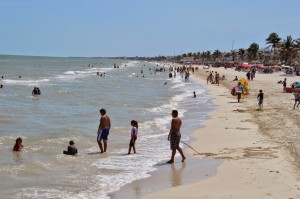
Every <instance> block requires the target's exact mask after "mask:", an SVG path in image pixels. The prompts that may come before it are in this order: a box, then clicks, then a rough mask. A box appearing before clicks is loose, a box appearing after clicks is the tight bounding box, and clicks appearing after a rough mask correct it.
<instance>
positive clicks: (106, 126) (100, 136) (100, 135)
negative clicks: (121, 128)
mask: <svg viewBox="0 0 300 199" xmlns="http://www.w3.org/2000/svg"><path fill="white" fill-rule="evenodd" d="M100 114H101V118H100V124H99V127H98V132H97V142H98V145H99V148H100V152H101V153H105V152H106V149H107V140H108V134H109V130H110V125H111V124H110V118H109V117H108V115H106V110H105V109H100ZM102 140H103V145H104V150H103V147H102V143H101V141H102Z"/></svg>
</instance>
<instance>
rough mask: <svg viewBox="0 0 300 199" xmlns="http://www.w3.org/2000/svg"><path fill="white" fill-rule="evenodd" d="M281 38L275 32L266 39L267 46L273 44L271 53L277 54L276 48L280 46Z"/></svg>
mask: <svg viewBox="0 0 300 199" xmlns="http://www.w3.org/2000/svg"><path fill="white" fill-rule="evenodd" d="M280 41H281V38H280V37H279V36H278V34H277V33H275V32H273V33H271V34H270V35H269V37H268V38H267V39H266V42H267V43H266V44H271V45H270V46H272V48H271V52H275V49H276V47H277V46H278V44H280Z"/></svg>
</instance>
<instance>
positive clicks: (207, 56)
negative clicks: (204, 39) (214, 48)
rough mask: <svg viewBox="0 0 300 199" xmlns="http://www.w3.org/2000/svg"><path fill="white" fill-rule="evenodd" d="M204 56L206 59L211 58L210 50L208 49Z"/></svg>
mask: <svg viewBox="0 0 300 199" xmlns="http://www.w3.org/2000/svg"><path fill="white" fill-rule="evenodd" d="M205 57H206V59H208V60H210V59H211V52H210V50H208V51H206V52H205Z"/></svg>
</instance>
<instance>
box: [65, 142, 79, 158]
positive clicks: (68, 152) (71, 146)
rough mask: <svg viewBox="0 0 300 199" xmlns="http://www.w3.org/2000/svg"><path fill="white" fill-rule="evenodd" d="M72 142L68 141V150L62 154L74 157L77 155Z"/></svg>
mask: <svg viewBox="0 0 300 199" xmlns="http://www.w3.org/2000/svg"><path fill="white" fill-rule="evenodd" d="M74 144H75V143H74V141H73V140H70V142H69V146H68V150H67V151H63V154H65V155H76V154H77V153H78V151H77V148H76V146H75V145H74Z"/></svg>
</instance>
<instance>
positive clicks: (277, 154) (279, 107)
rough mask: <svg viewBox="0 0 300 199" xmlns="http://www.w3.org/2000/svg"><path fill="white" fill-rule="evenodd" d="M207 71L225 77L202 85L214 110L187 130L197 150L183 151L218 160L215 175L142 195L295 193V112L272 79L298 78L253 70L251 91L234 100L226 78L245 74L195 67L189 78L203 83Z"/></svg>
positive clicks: (292, 196)
mask: <svg viewBox="0 0 300 199" xmlns="http://www.w3.org/2000/svg"><path fill="white" fill-rule="evenodd" d="M209 71H218V72H219V73H220V76H222V75H225V77H226V79H227V80H225V81H221V84H220V86H217V85H215V84H208V85H207V86H206V88H207V89H208V90H209V94H210V95H211V96H212V98H213V102H214V104H215V105H216V106H217V110H216V111H214V112H213V113H211V114H210V119H209V120H208V121H206V122H205V123H204V125H205V127H204V128H202V129H199V130H197V131H195V132H194V133H193V136H194V137H195V138H196V141H195V142H193V143H192V147H193V148H195V149H197V151H199V152H200V153H201V154H200V155H198V154H195V152H194V151H192V150H189V149H188V152H189V153H190V154H193V155H194V156H195V157H198V158H203V157H210V158H212V159H220V160H223V162H222V164H221V165H220V166H219V167H218V169H217V174H216V175H214V176H213V177H210V178H207V179H204V180H201V181H199V182H196V183H193V184H189V185H183V186H178V187H173V188H169V189H165V190H163V191H159V192H155V193H152V194H149V195H146V196H145V197H143V198H144V199H152V198H207V199H208V198H209V199H212V198H216V199H217V198H218V199H219V198H223V199H226V198H230V199H234V198H236V199H240V198H249V199H250V198H278V199H279V198H280V199H282V198H287V199H296V198H300V182H299V163H298V158H297V157H298V152H299V144H298V143H299V138H300V135H299V134H300V132H299V126H300V124H299V123H300V120H299V115H300V111H299V109H297V108H296V110H293V104H294V96H293V95H292V94H291V93H283V92H282V87H283V86H282V84H277V81H279V80H283V79H284V78H287V82H288V84H287V85H289V84H290V83H292V82H294V81H296V80H298V81H299V79H300V78H299V77H297V76H293V77H291V76H286V75H285V74H284V73H283V72H278V73H274V74H259V73H258V74H256V77H255V79H254V81H252V82H250V83H249V85H250V88H251V94H250V95H249V96H247V97H242V100H241V103H237V99H236V97H234V96H232V95H231V94H230V89H231V88H232V87H233V86H235V85H236V82H233V81H232V80H233V79H234V77H235V76H238V78H242V77H245V74H246V73H245V72H238V71H234V69H227V70H225V69H224V68H210V69H203V67H202V66H200V67H199V70H198V71H196V72H195V74H194V75H193V76H192V79H193V80H195V81H199V82H200V83H201V84H205V85H206V77H207V76H208V74H209ZM260 89H262V90H263V92H264V94H265V97H264V98H265V99H264V107H263V110H262V111H257V110H256V109H257V108H258V106H257V101H256V98H257V95H258V92H259V90H260ZM177 164H178V163H177Z"/></svg>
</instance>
